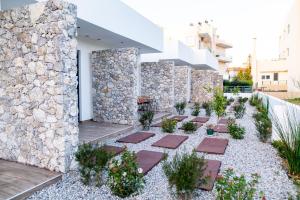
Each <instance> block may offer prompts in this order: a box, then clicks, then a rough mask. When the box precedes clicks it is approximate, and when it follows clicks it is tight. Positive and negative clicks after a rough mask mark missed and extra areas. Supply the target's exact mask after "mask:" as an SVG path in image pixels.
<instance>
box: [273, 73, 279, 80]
mask: <svg viewBox="0 0 300 200" xmlns="http://www.w3.org/2000/svg"><path fill="white" fill-rule="evenodd" d="M274 81H278V73H274Z"/></svg>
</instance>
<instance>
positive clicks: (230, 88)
mask: <svg viewBox="0 0 300 200" xmlns="http://www.w3.org/2000/svg"><path fill="white" fill-rule="evenodd" d="M223 91H224V93H233V92H238V93H251V92H252V86H224V87H223Z"/></svg>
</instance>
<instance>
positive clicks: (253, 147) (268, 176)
mask: <svg viewBox="0 0 300 200" xmlns="http://www.w3.org/2000/svg"><path fill="white" fill-rule="evenodd" d="M253 112H254V108H252V107H251V106H249V105H248V103H247V112H246V114H245V116H244V117H243V119H240V120H237V122H238V123H240V124H241V125H242V126H244V127H245V128H246V134H245V138H244V139H243V140H234V139H232V138H230V136H229V135H228V134H218V135H216V136H214V137H218V138H228V139H229V140H230V141H229V145H228V147H227V149H226V152H225V154H224V155H205V154H201V153H199V155H204V156H205V158H207V159H216V160H220V161H222V165H221V173H222V172H223V171H224V170H226V169H227V168H233V169H234V170H235V171H236V173H237V174H245V175H246V177H247V178H248V177H250V176H251V174H252V173H258V174H259V175H260V176H261V178H260V179H259V184H258V186H257V191H263V192H264V194H265V196H266V198H267V200H269V199H278V200H282V199H288V196H289V194H291V195H293V196H295V195H296V187H295V186H294V185H293V183H292V181H291V180H289V179H288V176H287V174H286V171H285V170H284V169H283V168H282V166H281V159H280V158H279V157H278V155H277V153H276V150H275V149H274V148H273V147H272V146H271V145H270V144H264V143H261V142H260V141H259V140H258V138H257V136H256V133H255V126H254V124H253V120H252V114H253ZM201 114H202V115H203V114H204V113H203V111H202V113H201ZM192 118H193V117H189V119H186V120H184V121H188V120H190V119H192ZM216 122H217V118H216V117H215V116H212V117H211V119H210V121H209V122H208V123H216ZM181 124H182V123H179V124H178V127H180V126H181ZM151 131H152V132H155V133H156V135H155V136H154V137H152V138H150V139H148V140H146V141H144V142H141V143H139V144H128V145H127V147H128V149H129V150H132V151H136V152H137V151H139V150H143V149H144V150H153V151H160V152H166V153H168V154H169V159H171V158H172V157H173V156H174V155H175V153H176V152H182V151H188V152H191V151H192V150H193V149H194V148H195V147H197V145H199V144H200V142H201V141H202V139H203V138H204V137H206V130H205V128H204V127H201V128H200V129H198V131H197V132H196V133H195V134H192V135H189V139H188V140H186V141H185V142H184V143H183V144H182V145H181V146H180V147H179V148H178V149H176V150H167V149H163V148H159V147H151V144H152V143H154V142H155V141H157V140H159V139H160V138H161V137H163V136H164V135H166V134H165V133H162V132H161V131H160V128H151ZM176 134H184V133H183V132H182V131H181V130H177V131H176ZM123 136H124V135H123ZM123 136H120V137H123ZM115 140H116V138H114V139H111V140H108V141H107V142H106V143H107V144H110V145H115V146H122V144H119V143H115V142H114V141H115ZM145 179H146V184H145V188H144V189H143V190H142V191H141V193H140V194H139V195H137V196H135V197H132V198H128V199H136V200H140V199H145V200H155V199H157V200H158V199H159V200H165V199H166V200H167V199H175V198H174V195H173V193H172V192H170V190H169V189H168V181H167V179H166V176H165V175H164V173H163V171H162V164H161V163H160V164H159V165H157V166H156V167H154V168H153V169H152V170H151V171H150V172H149V173H148V174H147V175H146V177H145ZM29 199H31V200H34V199H72V200H76V199H99V200H101V199H120V198H117V197H115V196H113V195H112V194H111V192H110V189H109V187H107V186H106V185H103V186H102V187H100V188H99V187H94V186H84V185H83V184H81V182H80V177H79V173H78V172H74V171H73V172H69V173H67V174H65V175H63V180H62V181H60V182H58V183H56V184H54V185H52V186H50V187H48V188H45V189H43V190H41V191H39V192H37V193H35V194H34V195H32V196H31V197H30V198H29ZM193 199H203V200H210V199H215V190H213V191H212V192H206V191H201V190H198V191H197V192H196V194H195V195H194V197H193Z"/></svg>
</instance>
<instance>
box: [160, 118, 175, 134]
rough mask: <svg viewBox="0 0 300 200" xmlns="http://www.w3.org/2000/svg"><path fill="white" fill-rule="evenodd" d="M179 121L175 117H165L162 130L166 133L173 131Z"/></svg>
mask: <svg viewBox="0 0 300 200" xmlns="http://www.w3.org/2000/svg"><path fill="white" fill-rule="evenodd" d="M176 125H177V121H176V120H174V119H164V120H163V121H162V126H161V128H162V130H163V132H165V133H173V132H174V131H175V129H176Z"/></svg>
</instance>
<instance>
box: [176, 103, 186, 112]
mask: <svg viewBox="0 0 300 200" xmlns="http://www.w3.org/2000/svg"><path fill="white" fill-rule="evenodd" d="M185 107H186V102H180V103H176V104H175V108H176V111H177V113H178V114H179V115H183V114H184V109H185Z"/></svg>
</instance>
